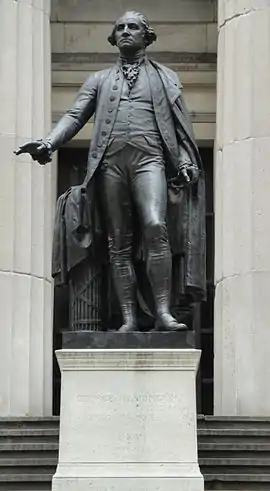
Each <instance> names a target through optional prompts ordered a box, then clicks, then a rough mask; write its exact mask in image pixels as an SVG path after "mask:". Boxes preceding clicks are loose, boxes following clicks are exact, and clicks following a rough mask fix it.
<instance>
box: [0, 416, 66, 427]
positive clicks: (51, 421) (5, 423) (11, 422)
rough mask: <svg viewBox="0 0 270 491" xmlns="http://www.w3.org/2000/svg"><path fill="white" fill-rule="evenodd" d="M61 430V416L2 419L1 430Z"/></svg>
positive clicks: (0, 418)
mask: <svg viewBox="0 0 270 491" xmlns="http://www.w3.org/2000/svg"><path fill="white" fill-rule="evenodd" d="M48 427H49V428H59V416H51V417H47V418H43V417H36V418H34V417H29V418H28V417H13V418H12V417H9V418H3V417H0V428H48Z"/></svg>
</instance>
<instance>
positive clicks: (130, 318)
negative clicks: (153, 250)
mask: <svg viewBox="0 0 270 491" xmlns="http://www.w3.org/2000/svg"><path fill="white" fill-rule="evenodd" d="M99 189H100V199H101V200H102V205H103V206H102V208H103V211H104V214H105V222H106V224H107V233H108V239H109V240H108V243H109V254H110V263H111V268H112V275H113V282H114V286H115V289H116V293H117V297H118V300H119V304H120V309H121V313H122V317H123V325H122V327H121V331H123V332H128V331H134V330H136V329H137V312H136V306H137V300H136V276H135V272H134V268H133V263H132V242H133V227H132V223H133V222H132V205H131V196H130V189H129V186H128V182H127V178H126V175H125V169H124V168H123V166H121V152H120V154H119V153H117V154H116V155H113V156H110V158H108V159H107V160H106V161H105V162H104V163H103V165H102V169H101V172H100V176H99Z"/></svg>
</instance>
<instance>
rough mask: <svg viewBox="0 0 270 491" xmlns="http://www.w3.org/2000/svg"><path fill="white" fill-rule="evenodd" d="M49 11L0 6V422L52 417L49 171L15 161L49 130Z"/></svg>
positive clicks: (24, 4)
mask: <svg viewBox="0 0 270 491" xmlns="http://www.w3.org/2000/svg"><path fill="white" fill-rule="evenodd" d="M49 10H50V0H18V1H13V0H1V2H0V156H1V157H0V158H1V161H0V373H1V376H0V416H5V415H19V416H23V415H25V416H26V415H34V416H35V415H47V414H51V399H52V308H51V305H52V282H51V271H50V263H51V235H52V234H51V229H52V197H51V187H52V186H51V165H50V164H49V165H47V166H46V167H42V166H40V165H39V164H37V163H34V162H33V161H31V159H30V158H29V157H28V156H27V155H23V156H20V157H15V156H14V155H13V149H15V148H17V147H18V146H19V145H20V144H22V143H23V142H25V141H29V140H31V139H35V138H41V137H42V136H43V135H44V134H45V133H46V132H47V131H48V129H49V127H50V123H51V108H50V99H51V80H50V77H51V63H50V55H51V52H50V20H49Z"/></svg>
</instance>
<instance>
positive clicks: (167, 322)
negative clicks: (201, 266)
mask: <svg viewBox="0 0 270 491" xmlns="http://www.w3.org/2000/svg"><path fill="white" fill-rule="evenodd" d="M147 263H148V276H149V280H150V283H151V287H152V293H153V296H154V301H155V306H156V313H157V326H156V328H155V329H154V330H155V331H185V330H186V329H187V326H186V324H181V323H179V322H177V320H176V319H175V318H174V317H173V316H172V315H171V313H170V295H171V275H172V259H171V253H170V249H169V245H167V246H166V243H165V244H163V247H162V250H161V251H160V252H158V253H157V252H156V251H153V250H149V252H148V259H147Z"/></svg>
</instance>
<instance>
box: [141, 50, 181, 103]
mask: <svg viewBox="0 0 270 491" xmlns="http://www.w3.org/2000/svg"><path fill="white" fill-rule="evenodd" d="M155 69H156V70H157V71H158V73H159V76H160V78H161V80H162V83H163V85H164V88H165V90H166V93H167V96H168V99H169V101H170V103H171V104H174V102H175V101H176V99H177V98H178V97H179V96H180V95H181V90H180V89H181V84H180V82H179V81H178V80H177V79H176V78H175V80H174V79H173V78H172V77H171V76H170V75H169V73H168V72H167V71H165V70H164V68H163V66H162V65H160V64H159V63H157V62H156V61H152V60H151V61H150V62H149V63H148V70H149V73H150V74H151V73H152V72H153V71H155Z"/></svg>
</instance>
